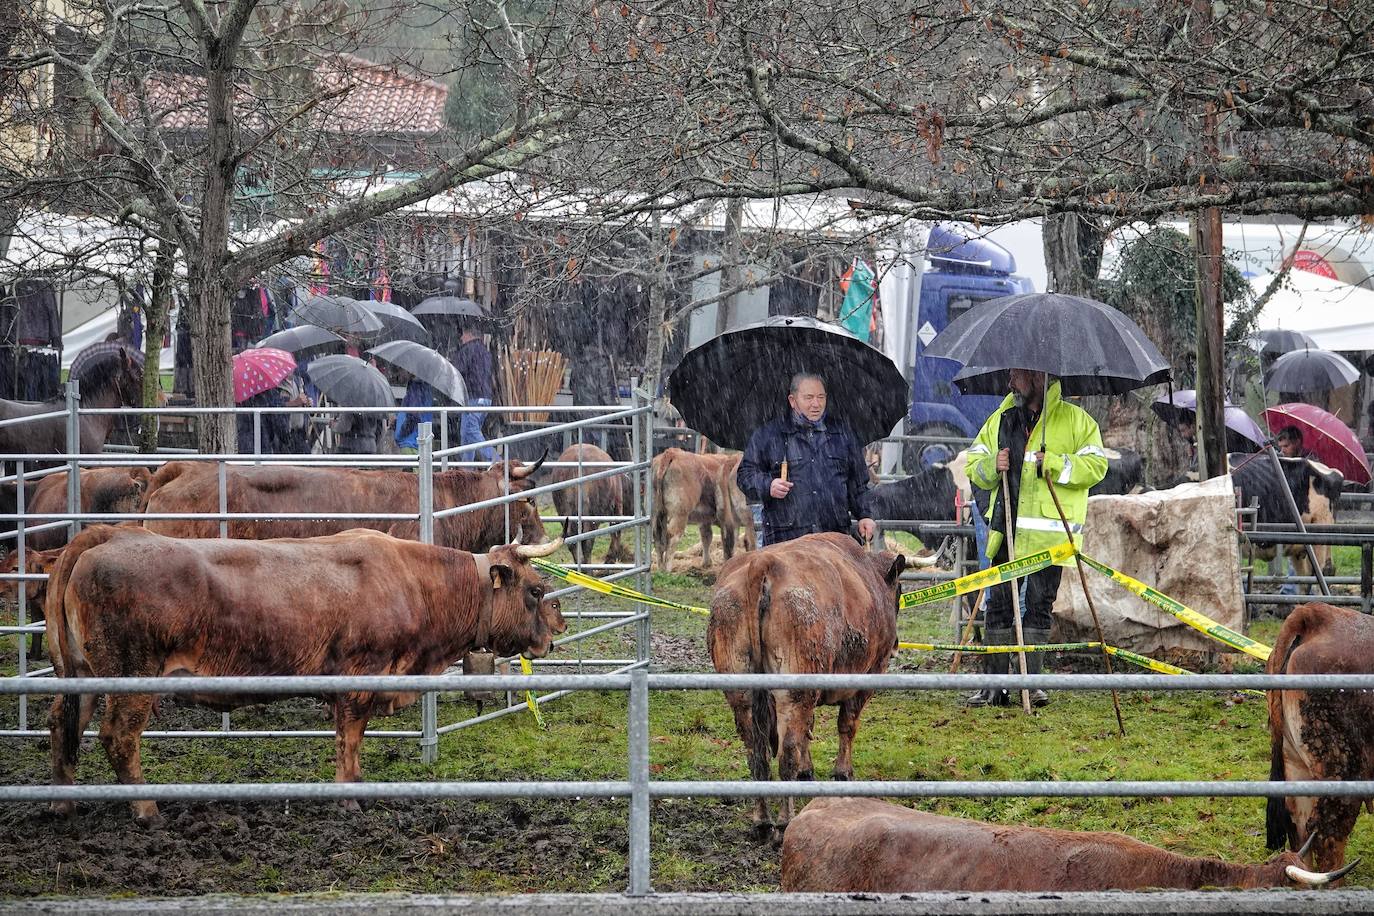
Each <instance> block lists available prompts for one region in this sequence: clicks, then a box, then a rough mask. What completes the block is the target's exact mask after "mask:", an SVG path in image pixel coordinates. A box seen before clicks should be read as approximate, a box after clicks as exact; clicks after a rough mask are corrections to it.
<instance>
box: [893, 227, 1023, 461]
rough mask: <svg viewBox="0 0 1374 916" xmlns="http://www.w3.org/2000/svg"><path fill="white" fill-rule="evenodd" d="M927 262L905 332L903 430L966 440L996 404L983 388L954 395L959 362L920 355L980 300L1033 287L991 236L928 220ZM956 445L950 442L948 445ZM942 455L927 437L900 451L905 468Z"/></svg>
mask: <svg viewBox="0 0 1374 916" xmlns="http://www.w3.org/2000/svg"><path fill="white" fill-rule="evenodd" d="M926 264H927V268H926V271H925V273H924V274H922V276H921V296H920V302H919V304H918V312H917V315H916V317H915V322H914V323H915V333H913V334H912V340H913V341H914V347H913V350H912V370H911V411H910V413H909V414H908V416H907V432H908V434H910V435H918V436H935V437H948V438H950V439H951V440H957V439H970V438H972V437H974V436H976V435H977V434H978V430H979V428H980V427H982V425H983V421H984V420H986V419H987V418H988V415H989V414H991V413H992V412H993V410H995V409H996V408H997V405H998V404H999V403H1001V398H998V397H992V396H990V395H966V394H960V393H959V391H958V389H956V388H955V387H954V385H953V383H952V382H951V379H953V378H954V375H955V373H956V372H958V371H959V366H958V364H956V363H952V362H950V361H949V360H945V359H936V358H933V357H927V356H924V355H923V353H924V352H925V348H926V347H927V346H928V345H929V344H930V342H931V341H932V340H934V339H935V335H936V334H938V333H939V332H940V331H942V330H944V328H945V326H946V325H947V324H949V323H950V322H951V321H953V320H954V319H955V318H957V317H959V316H960V315H962V314H963V313H964V312H966V311H968V310H969V309H971V308H973V307H974V306H975V305H977V304H978V303H980V302H986V301H988V300H989V299H998V298H1000V297H1002V296H1012V295H1016V294H1017V293H1029V292H1034V291H1035V290H1034V286H1033V284H1032V283H1031V281H1030V280H1029V279H1027V278H1026V277H1021V276H1017V275H1016V258H1015V257H1013V256H1012V253H1011V252H1010V251H1008V250H1007V249H1005V248H1003V247H1002V246H1001V245H998V244H997V243H995V242H992V241H989V240H988V239H984V238H977V237H975V236H972V235H969V234H965V233H963V232H961V231H960V230H959V229H958V228H956V227H950V226H935V227H934V228H932V229H931V230H930V237H929V239H928V241H927V243H926ZM954 448H955V450H956V451H957V446H954ZM944 455H945V452H944V449H943V447H941V446H940V445H938V444H936V443H930V442H910V443H908V444H907V448H906V449H904V450H903V458H904V461H903V464H905V466H906V468H907V472H908V473H911V472H914V471H915V470H916V469H918V468H919V467H922V466H924V465H925V464H927V463H929V461H931V460H935V459H936V458H937V456H938V457H943V456H944Z"/></svg>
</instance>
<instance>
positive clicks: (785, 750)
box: [706, 533, 906, 834]
mask: <svg viewBox="0 0 1374 916" xmlns="http://www.w3.org/2000/svg"><path fill="white" fill-rule="evenodd" d="M905 565H906V563H905V561H904V560H903V558H902V557H901V556H896V555H893V554H890V553H865V552H864V551H863V549H862V548H860V547H859V545H858V544H857V543H855V542H854V539H853V538H851V537H849V536H848V535H846V534H835V533H827V534H809V535H806V536H805V537H801V538H797V539H796V540H792V541H786V542H784V543H781V544H773V545H771V546H769V547H765V548H763V549H762V550H758V551H755V552H754V553H752V554H747V555H744V554H741V555H740V556H738V557H736V558H735V559H733V560H730V561H729V562H728V563H726V564H725V566H724V568H722V569H721V571H720V578H719V579H718V580H716V588H715V591H714V592H712V594H711V619H710V621H709V622H708V623H707V625H706V643H707V645H708V646H709V647H710V650H711V661H712V662H713V663H714V664H715V666H716V670H717V671H719V672H722V673H729V674H749V673H768V674H780V673H793V674H831V673H858V674H868V673H872V674H881V673H882V672H884V671H886V670H887V663H888V659H889V658H890V657H891V656H892V653H893V650H894V649H896V645H897V597H898V592H899V588H898V585H897V577H898V576H900V575H901V573H902V570H903V568H905ZM871 696H873V691H871V690H828V691H819V690H776V691H773V692H771V693H769V692H768V691H764V690H754V691H744V690H728V691H726V692H725V698H726V700H727V701H728V702H729V703H730V708H731V710H733V711H734V714H735V728H736V730H738V732H739V736H740V740H742V741H743V742H744V745H745V747H746V748H747V750H748V755H749V772H750V775H751V776H753V778H754V779H757V780H768V779H771V778H772V762H771V758H772V757H773V755H775V754H776V755H777V757H778V778H780V779H783V780H793V779H811V778H813V774H812V768H811V726H812V722H813V720H814V719H815V712H816V706H817V704H824V705H829V706H839V707H840V712H839V731H840V749H839V753H838V754H837V755H836V756H835V770H834V778H836V779H852V778H853V776H854V764H853V760H852V755H853V750H854V735H855V733H856V732H857V731H858V729H859V715H860V714H861V713H862V712H863V708H864V705H865V704H866V703H868V699H869V697H871ZM792 810H793V809H792V799H790V798H789V799H786V800H785V801H784V802H783V804H782V810H781V816H780V821H779V824H780V826H783V825H786V824H787V822H788V821H789V820H790V819H791V815H792ZM754 827H755V830H756V831H758V832H759V833H761V834H763V833H766V832H768V827H769V824H768V805H767V802H766V801H765V800H764V799H763V798H760V799H759V800H758V803H757V805H756V806H755V809H754Z"/></svg>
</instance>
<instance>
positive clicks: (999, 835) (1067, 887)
mask: <svg viewBox="0 0 1374 916" xmlns="http://www.w3.org/2000/svg"><path fill="white" fill-rule="evenodd" d="M1352 864H1353V863H1352ZM1347 870H1348V869H1347ZM1344 874H1345V872H1344V871H1340V872H1334V873H1330V874H1322V873H1318V872H1310V871H1307V870H1306V868H1305V867H1304V865H1303V861H1302V857H1301V856H1300V855H1299V854H1298V853H1293V852H1285V853H1283V854H1281V855H1278V856H1275V857H1274V858H1273V859H1270V860H1269V861H1268V862H1266V863H1265V864H1263V865H1233V864H1231V863H1229V862H1223V861H1221V860H1220V859H1205V858H1197V857H1194V856H1183V855H1179V854H1178V853H1173V852H1168V851H1167V850H1164V849H1160V848H1159V847H1157V846H1150V845H1148V844H1146V843H1142V842H1140V841H1139V840H1135V839H1132V838H1131V837H1128V836H1126V835H1125V834H1121V833H1106V832H1096V831H1093V832H1089V831H1079V830H1053V829H1050V828H1046V827H1019V826H1010V825H1005V824H987V823H984V822H982V821H972V820H965V819H963V818H958V817H944V816H942V815H939V814H928V813H926V812H924V811H913V810H912V809H911V808H904V807H902V806H901V805H894V804H892V803H891V802H885V801H882V800H880V799H876V798H818V799H816V800H814V801H813V802H811V803H810V804H809V805H807V806H806V807H805V808H804V809H803V810H802V812H801V814H799V815H797V818H796V820H794V821H792V823H791V825H790V826H789V827H788V828H787V835H786V836H785V837H784V838H783V844H782V889H783V890H784V891H819V892H834V893H858V892H869V893H903V892H915V891H973V892H987V891H1039V892H1047V893H1057V892H1061V891H1109V890H1137V889H1142V888H1151V887H1157V888H1184V889H1189V890H1198V889H1201V888H1204V887H1239V888H1258V887H1286V886H1288V885H1290V884H1297V885H1299V886H1304V887H1320V886H1322V885H1324V884H1329V883H1331V882H1332V881H1336V880H1339V879H1340V877H1341V876H1342V875H1344Z"/></svg>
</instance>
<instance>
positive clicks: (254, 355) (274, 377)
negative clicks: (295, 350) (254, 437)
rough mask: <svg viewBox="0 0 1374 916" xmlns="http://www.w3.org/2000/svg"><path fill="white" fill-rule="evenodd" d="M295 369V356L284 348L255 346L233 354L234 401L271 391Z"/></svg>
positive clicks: (241, 401) (244, 399)
mask: <svg viewBox="0 0 1374 916" xmlns="http://www.w3.org/2000/svg"><path fill="white" fill-rule="evenodd" d="M295 369H296V358H295V357H294V356H292V355H291V354H290V353H287V352H286V351H285V350H277V349H274V348H272V347H256V348H254V349H251V350H243V351H242V352H240V353H236V354H234V403H235V404H242V403H243V402H244V401H246V400H248V399H249V398H251V397H252V396H253V395H255V394H262V393H263V392H264V391H271V390H272V389H273V388H276V387H277V386H278V385H279V384H281V381H282V379H284V378H286V377H287V376H288V375H290V374H291V373H292V372H294V371H295Z"/></svg>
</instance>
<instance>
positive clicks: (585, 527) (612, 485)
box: [549, 445, 633, 563]
mask: <svg viewBox="0 0 1374 916" xmlns="http://www.w3.org/2000/svg"><path fill="white" fill-rule="evenodd" d="M611 460H612V459H611V456H610V455H608V454H606V453H605V452H604V451H602V450H601V449H599V448H597V447H596V446H595V445H571V446H569V447H568V448H567V449H566V450H565V451H564V452H563V454H561V455H559V456H558V461H559V462H560V463H562V462H570V463H575V462H578V461H581V462H583V463H586V464H592V463H595V462H609V461H611ZM607 470H610V468H597V467H592V468H587V469H586V470H585V471H583V472H582V475H579V474H578V468H576V467H569V468H554V469H553V471H552V472H551V473H550V474H549V482H550V483H563V482H564V481H568V480H573V479H574V478H576V477H578V476H584V475H587V474H595V473H601V472H605V471H607ZM628 483H629V479H628V478H626V477H603V478H601V479H600V480H593V481H592V482H590V483H580V484H578V485H577V486H575V487H565V488H563V489H561V490H554V491H553V505H554V508H555V509H556V510H557V511H558V514H559V515H560V516H561V517H562V519H563V537H564V538H565V539H566V538H568V537H571V536H574V535H579V534H584V533H588V532H592V531H596V530H597V529H598V528H600V527H601V526H602V525H603V524H604V523H603V522H583V521H582V520H581V518H580V516H582V515H624V514H625V506H626V502H627V501H626V499H625V489H626V485H627V484H628ZM612 524H615V523H612ZM595 543H596V538H594V537H591V538H588V539H587V540H585V541H578V542H574V543H572V544H570V545H568V550H569V551H571V552H572V557H573V562H574V563H590V562H591V561H592V545H593V544H595ZM632 559H633V556H632V555H631V553H630V551H629V548H627V547H626V546H625V545H624V543H623V542H622V541H621V539H620V532H619V531H614V532H612V533H611V545H610V546H609V547H608V548H606V562H607V563H628V562H630V561H631V560H632Z"/></svg>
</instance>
